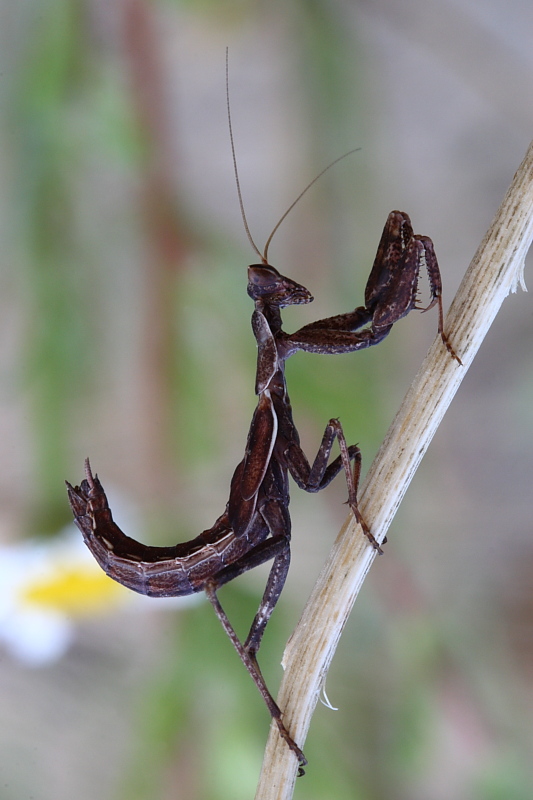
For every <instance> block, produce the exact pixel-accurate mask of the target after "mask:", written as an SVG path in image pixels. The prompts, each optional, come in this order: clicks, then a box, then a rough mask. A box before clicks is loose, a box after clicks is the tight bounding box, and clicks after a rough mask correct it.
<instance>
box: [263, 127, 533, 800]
mask: <svg viewBox="0 0 533 800" xmlns="http://www.w3.org/2000/svg"><path fill="white" fill-rule="evenodd" d="M532 238H533V143H532V144H531V145H530V147H529V150H528V152H527V154H526V157H525V159H524V161H523V163H522V164H521V165H520V168H519V169H518V172H517V173H516V175H515V177H514V179H513V182H512V184H511V187H510V188H509V191H508V192H507V194H506V196H505V198H504V200H503V203H502V204H501V207H500V209H499V210H498V212H497V214H496V216H495V218H494V221H493V222H492V225H491V226H490V228H489V230H488V232H487V234H486V235H485V238H484V239H483V241H482V243H481V244H480V246H479V248H478V251H477V253H476V255H475V256H474V258H473V260H472V263H471V264H470V266H469V268H468V270H467V272H466V275H465V277H464V279H463V282H462V283H461V286H460V287H459V291H458V292H457V295H456V297H455V299H454V301H453V304H452V306H451V308H450V311H449V314H448V316H447V318H446V320H445V331H446V332H447V333H448V335H449V337H450V341H451V343H452V345H453V347H454V348H455V350H456V352H457V353H458V355H459V356H460V358H461V360H462V361H463V366H460V365H459V364H457V362H456V361H454V360H453V359H452V358H451V357H450V355H449V353H448V352H447V351H446V349H445V348H444V347H443V345H442V341H441V339H440V337H438V338H437V339H436V341H435V342H434V343H433V345H432V347H431V349H430V351H429V353H428V355H427V357H426V359H425V360H424V363H423V364H422V367H421V368H420V371H419V373H418V375H417V376H416V378H415V380H414V382H413V384H412V386H411V388H410V389H409V391H408V393H407V395H406V397H405V400H404V401H403V403H402V406H401V408H400V410H399V411H398V414H397V415H396V418H395V420H394V422H393V423H392V426H391V428H390V430H389V432H388V433H387V436H386V438H385V441H384V442H383V444H382V446H381V448H380V450H379V452H378V454H377V456H376V458H375V459H374V462H373V464H372V466H371V468H370V470H369V473H368V475H367V478H366V481H365V484H364V487H363V489H362V491H361V496H360V504H359V505H360V509H361V512H362V514H363V517H364V518H365V520H366V521H367V522H368V524H369V525H370V527H371V529H372V532H373V534H374V536H375V537H376V539H377V540H378V541H379V542H381V541H382V540H383V538H384V537H385V535H386V532H387V529H388V527H389V525H390V523H391V521H392V519H393V517H394V515H395V513H396V510H397V508H398V506H399V504H400V502H401V500H402V497H403V496H404V494H405V492H406V490H407V487H408V486H409V483H410V481H411V478H412V477H413V475H414V473H415V471H416V468H417V467H418V464H419V463H420V460H421V458H422V456H423V455H424V453H425V452H426V449H427V447H428V445H429V443H430V441H431V439H432V437H433V434H434V433H435V431H436V429H437V427H438V425H439V424H440V421H441V420H442V417H443V416H444V412H445V411H446V409H447V408H448V406H449V404H450V403H451V401H452V398H453V396H454V395H455V392H456V391H457V389H458V388H459V384H460V383H461V381H462V380H463V378H464V376H465V375H466V371H467V369H468V367H469V366H470V364H471V363H472V360H473V358H474V356H475V354H476V352H477V351H478V349H479V347H480V345H481V342H482V341H483V339H484V337H485V335H486V334H487V331H488V330H489V328H490V326H491V324H492V321H493V319H494V317H495V316H496V314H497V312H498V310H499V308H500V306H501V305H502V303H503V301H504V299H505V297H507V295H508V294H509V292H510V291H516V288H517V286H518V285H519V284H520V285H521V286H522V288H524V289H525V285H524V282H523V268H524V259H525V256H526V253H527V251H528V249H529V246H530V243H531V240H532ZM374 558H375V551H374V550H373V549H372V548H371V547H370V546H369V545H368V543H367V541H366V539H365V538H364V536H363V534H362V532H361V529H360V528H359V526H357V525H356V524H355V521H354V519H353V517H350V518H349V519H348V520H347V521H346V523H345V524H344V526H343V528H342V530H341V531H340V533H339V535H338V537H337V540H336V542H335V544H334V546H333V548H332V550H331V553H330V555H329V557H328V560H327V562H326V564H325V566H324V569H323V570H322V573H321V575H320V576H319V578H318V581H317V583H316V586H315V588H314V589H313V592H312V593H311V596H310V598H309V600H308V602H307V605H306V607H305V609H304V611H303V614H302V617H301V619H300V622H299V623H298V625H297V627H296V629H295V631H294V633H293V635H292V637H291V639H290V640H289V643H288V644H287V647H286V650H285V654H284V657H283V664H284V667H285V674H284V676H283V680H282V684H281V688H280V692H279V696H278V701H277V702H278V705H279V706H280V708H281V709H283V710H284V721H285V723H286V725H287V727H288V729H289V731H290V732H291V735H292V736H294V738H295V740H296V741H297V742H298V744H300V745H301V746H302V745H303V743H304V741H305V737H306V735H307V731H308V729H309V725H310V721H311V716H312V714H313V711H314V709H315V706H316V703H317V699H318V696H319V693H320V690H321V687H322V686H323V683H324V679H325V676H326V673H327V671H328V668H329V665H330V663H331V659H332V658H333V654H334V652H335V649H336V647H337V643H338V641H339V638H340V635H341V633H342V630H343V627H344V625H345V623H346V620H347V618H348V615H349V613H350V611H351V609H352V606H353V604H354V602H355V599H356V597H357V595H358V593H359V589H360V588H361V585H362V583H363V580H364V579H365V577H366V574H367V572H368V570H369V569H370V566H371V564H372V562H373V561H374ZM311 769H312V765H311ZM296 772H297V763H296V758H295V757H294V755H293V754H292V753H291V752H290V751H289V749H288V747H287V745H286V744H285V742H284V741H283V740H282V739H281V737H280V736H279V733H278V729H277V727H276V726H272V727H271V730H270V736H269V739H268V743H267V748H266V752H265V757H264V761H263V768H262V772H261V776H260V780H259V785H258V789H257V793H256V800H274V799H275V800H288V799H289V798H291V797H292V794H293V790H294V782H295V778H296ZM301 780H303V781H305V778H302V779H301Z"/></svg>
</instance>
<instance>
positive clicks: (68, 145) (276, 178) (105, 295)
mask: <svg viewBox="0 0 533 800" xmlns="http://www.w3.org/2000/svg"><path fill="white" fill-rule="evenodd" d="M532 31H533V6H532V5H531V4H530V3H529V2H526V0H462V1H461V0H457V1H456V2H453V1H452V0H446V1H445V2H437V0H429V1H428V0H407V2H398V1H397V2H394V0H376V2H370V1H369V0H361V1H360V2H349V0H330V1H329V2H326V0H300V1H299V2H298V1H296V2H285V3H283V2H255V3H254V2H249V1H247V0H240V1H239V0H234V1H225V0H219V2H213V0H203V2H196V3H193V2H186V1H185V0H182V2H177V0H175V1H174V2H172V0H167V2H161V1H159V2H156V0H153V2H148V1H147V0H78V1H77V2H76V1H75V0H48V2H45V3H43V2H35V0H26V2H24V3H13V2H9V0H0V112H1V115H0V136H1V146H0V235H1V241H2V251H1V260H2V268H1V273H0V282H1V292H0V306H1V314H0V341H1V343H2V344H1V349H0V353H1V361H0V404H1V405H0V430H1V434H2V435H1V441H2V447H1V448H0V537H1V544H2V545H4V546H5V548H6V549H5V550H2V551H1V552H0V559H1V558H2V557H5V553H6V552H8V550H9V548H11V549H16V548H17V547H20V546H21V543H24V542H28V541H29V542H31V543H32V546H34V543H35V540H36V539H37V540H39V541H41V542H46V543H49V542H53V541H54V538H55V537H57V535H58V534H59V532H61V531H63V530H64V528H65V526H66V525H69V524H70V515H69V509H68V507H67V502H66V496H65V491H64V484H63V481H64V479H65V478H66V477H67V478H69V480H71V481H72V482H73V483H77V482H79V481H80V479H81V478H82V475H83V473H82V469H83V459H84V458H85V456H87V455H89V456H90V457H91V460H92V464H93V467H94V468H95V469H96V470H97V471H98V472H99V474H100V476H101V477H102V480H103V482H104V484H105V486H106V488H109V489H110V492H109V493H110V494H112V493H115V495H116V497H117V498H118V500H117V502H119V506H117V507H116V518H117V520H118V522H119V523H120V522H121V521H123V522H124V527H126V518H128V519H130V520H131V522H132V526H133V531H134V532H135V533H136V535H138V536H139V537H140V538H143V540H144V541H146V542H151V543H159V544H162V543H165V544H170V543H174V542H175V541H178V540H183V539H187V538H190V537H192V536H193V535H196V534H197V533H198V532H200V531H201V530H202V529H204V528H207V527H209V526H210V525H212V523H213V522H214V520H215V519H216V517H217V516H218V515H219V514H220V513H221V512H222V511H223V509H224V506H225V503H226V500H227V496H228V487H229V481H230V477H231V474H232V472H233V469H234V467H235V465H236V464H237V463H238V461H239V460H240V459H241V457H242V452H243V447H244V442H245V437H246V433H247V430H248V425H249V421H250V419H251V414H252V411H253V408H254V403H255V398H254V394H253V385H254V372H255V342H254V339H253V336H252V334H251V330H250V322H249V320H250V315H251V310H252V306H251V302H250V300H249V298H248V297H247V295H246V266H247V264H248V263H250V262H253V261H256V257H255V256H254V255H253V253H252V252H251V251H250V248H249V246H248V244H247V241H246V238H245V235H244V232H243V228H242V222H241V220H240V216H239V210H238V204H237V198H236V190H235V185H234V178H233V171H232V162H231V153H230V147H229V138H228V132H227V121H226V108H225V103H226V100H225V64H224V59H225V48H226V46H228V47H229V53H230V91H231V99H232V113H233V125H234V132H235V140H236V148H237V158H238V162H239V168H240V178H241V183H242V191H243V195H244V202H245V205H246V209H247V214H248V219H249V223H250V227H251V230H252V233H253V236H254V237H255V239H256V241H257V243H258V244H259V245H261V246H262V244H263V243H264V242H265V241H266V238H267V237H268V234H269V232H270V230H271V229H272V227H273V226H274V224H275V222H276V220H277V219H278V218H279V217H280V216H281V214H282V212H283V211H284V210H285V208H286V207H287V206H288V205H289V204H290V203H291V202H292V200H293V199H294V198H295V197H296V196H297V194H298V193H299V191H300V190H301V189H302V188H303V186H305V185H306V183H307V182H308V181H309V180H310V179H311V178H313V177H314V176H315V175H316V174H317V173H318V172H319V171H320V170H321V169H322V168H323V167H324V166H325V165H326V164H327V163H328V162H329V161H331V160H333V159H334V158H336V157H337V156H339V155H340V154H342V153H343V152H345V151H347V150H349V149H351V148H353V147H361V151H360V152H359V153H357V154H355V155H353V156H350V157H349V158H348V159H346V160H345V161H343V162H342V163H341V164H339V165H338V166H336V167H335V168H334V169H332V170H330V171H329V172H328V173H327V174H326V175H325V176H324V177H323V178H321V180H320V181H319V182H318V183H317V184H316V186H315V187H313V189H312V190H311V191H310V192H309V193H308V194H307V195H306V197H305V199H304V200H302V202H301V203H300V204H299V205H298V207H297V208H296V209H295V210H294V211H293V212H292V213H291V215H290V216H289V218H288V219H287V221H286V222H285V223H284V224H283V226H282V228H281V230H280V231H279V233H278V234H277V235H276V237H275V239H274V242H273V244H272V246H271V248H270V251H269V255H270V259H271V262H272V263H273V264H274V265H275V266H276V267H278V268H279V269H280V270H281V271H282V272H284V273H285V274H288V275H290V276H291V277H292V278H294V279H295V280H297V281H299V282H301V283H303V284H304V285H305V286H307V287H308V288H309V289H310V290H311V291H312V293H313V294H314V296H315V298H316V299H315V302H314V303H313V304H312V305H311V306H309V307H305V308H304V307H302V308H293V309H289V310H287V313H286V314H285V317H284V318H285V327H286V329H287V330H294V329H296V328H297V327H300V326H301V325H303V324H305V323H306V322H309V321H311V320H313V319H317V318H320V317H322V316H327V315H331V314H335V313H340V312H342V311H347V310H349V309H351V308H353V307H354V306H356V305H359V304H360V303H361V302H362V298H363V289H364V284H365V282H366V278H367V276H368V273H369V270H370V266H371V264H372V260H373V257H374V253H375V249H376V246H377V243H378V241H379V237H380V234H381V229H382V226H383V223H384V221H385V219H386V216H387V213H388V212H389V211H390V210H392V209H393V208H400V209H401V210H405V211H407V212H409V214H410V215H411V218H412V220H413V224H414V227H415V230H416V231H417V232H418V233H423V234H426V235H429V236H431V237H432V239H433V240H434V243H435V247H436V250H437V254H438V256H439V261H440V264H441V269H442V272H443V279H444V295H445V305H447V304H448V303H449V302H450V301H451V298H452V297H453V294H454V292H455V290H456V288H457V286H458V284H459V281H460V279H461V277H462V274H463V273H464V270H465V269H466V267H467V265H468V263H469V261H470V259H471V257H472V255H473V253H474V251H475V249H476V247H477V245H478V244H479V241H480V240H481V238H482V236H483V234H484V233H485V230H486V228H487V227H488V225H489V223H490V221H491V219H492V217H493V215H494V213H495V211H496V209H497V207H498V205H499V203H500V201H501V199H502V198H503V195H504V193H505V191H506V189H507V187H508V185H509V183H510V181H511V179H512V176H513V173H514V171H515V170H516V168H517V167H518V165H519V163H520V161H521V160H522V158H523V155H524V153H525V150H526V148H527V146H528V144H529V141H530V140H531V138H532V136H533V105H532V103H531V87H532V82H533V50H532V48H531V33H532ZM528 272H530V270H527V269H526V281H527V280H528ZM435 330H436V315H435V314H427V315H425V316H419V315H414V314H413V315H411V316H410V317H409V318H408V319H407V320H405V321H402V322H401V323H400V324H399V325H398V326H397V327H396V328H395V329H394V331H393V333H392V334H391V336H390V337H389V338H388V339H387V341H386V342H384V343H383V344H382V345H380V346H379V348H372V349H371V350H369V351H368V352H361V353H356V354H353V355H349V356H343V357H338V358H331V357H329V358H328V357H324V356H311V355H305V354H299V355H297V356H296V357H294V358H293V359H292V360H291V362H289V364H288V367H287V373H288V383H289V391H290V394H291V400H292V404H293V408H294V414H295V419H296V422H297V425H298V427H299V429H300V432H301V436H302V443H303V446H304V449H305V450H306V452H307V453H308V455H309V456H310V457H311V456H314V454H315V452H316V449H317V447H318V444H319V442H320V438H321V435H322V432H323V429H324V425H325V423H326V422H327V420H328V419H329V418H330V417H331V416H339V417H340V418H341V420H342V422H343V425H344V428H345V432H346V435H347V438H348V441H349V442H359V444H360V446H361V448H362V451H363V458H364V464H365V468H366V467H367V466H368V465H369V464H370V462H371V460H372V457H373V455H374V453H375V452H376V450H377V447H378V445H379V442H380V440H381V439H382V438H383V436H384V434H385V432H386V430H387V427H388V425H389V423H390V421H391V419H392V417H393V415H394V412H395V411H396V409H397V407H398V405H399V403H400V401H401V399H402V397H403V395H404V393H405V391H406V389H407V388H408V386H409V383H410V381H411V380H412V378H413V377H414V374H415V372H416V369H417V367H418V364H419V363H420V360H421V358H422V357H423V355H424V354H425V352H426V350H427V348H428V346H429V344H430V343H431V341H432V340H433V337H434V334H435ZM451 338H452V341H453V332H451ZM532 341H533V313H532V306H531V302H530V299H529V298H528V296H527V295H525V294H523V293H522V294H518V295H516V296H512V297H511V298H509V299H508V300H507V301H506V303H505V305H504V307H503V309H502V312H501V314H500V315H499V317H498V318H497V320H496V322H495V324H494V326H493V329H492V330H491V333H490V335H489V336H488V338H487V340H486V342H485V344H484V346H483V348H482V350H481V352H480V354H479V356H478V357H477V358H476V361H475V362H474V365H473V367H472V369H471V370H470V372H469V374H468V376H467V378H466V380H465V382H464V384H463V385H462V387H461V389H460V391H459V394H458V395H457V397H456V400H455V402H454V404H453V406H452V408H451V409H450V411H449V412H448V414H447V416H446V418H445V420H444V423H443V425H442V426H441V428H440V430H439V432H438V434H437V436H436V437H435V440H434V442H433V443H432V445H431V448H430V451H429V453H428V455H427V456H426V458H425V459H424V461H423V463H422V465H421V468H420V470H419V473H418V475H417V477H416V479H415V481H414V482H413V485H412V487H411V489H410V490H409V492H408V494H407V497H406V499H405V501H404V503H403V505H402V507H401V510H400V512H399V514H398V517H397V520H396V521H395V524H394V526H393V528H392V529H391V531H390V534H389V544H388V545H387V547H386V555H385V556H384V557H383V558H381V559H379V560H378V561H377V563H376V564H375V566H374V567H373V569H372V571H371V574H370V576H369V578H368V579H367V581H366V583H365V586H364V589H363V592H362V594H361V596H360V598H359V599H358V602H357V604H356V607H355V610H354V613H353V615H352V617H351V620H350V623H349V625H348V627H347V629H346V632H345V635H344V638H343V640H342V642H341V645H340V648H339V651H338V654H337V656H336V658H335V660H334V663H333V666H332V669H331V671H330V674H329V676H328V682H327V692H328V696H329V698H330V700H331V702H332V704H333V705H334V706H337V707H338V708H339V710H338V711H335V712H334V711H330V710H328V709H326V708H325V707H323V706H321V705H319V706H318V708H317V711H316V714H315V717H314V720H313V724H312V727H311V730H310V734H309V737H308V740H307V743H306V746H305V752H306V755H307V756H308V758H309V762H310V764H309V768H308V771H307V775H306V777H305V778H303V779H301V780H299V781H298V783H297V787H296V794H295V797H296V798H306V800H319V799H322V798H328V799H332V798H334V799H335V800H345V799H346V800H348V798H350V799H351V800H359V799H361V800H386V799H389V798H394V800H404V799H405V800H407V799H409V800H418V799H419V798H420V800H422V798H423V799H424V800H448V799H449V798H451V797H453V798H461V800H462V799H463V798H464V800H504V798H505V800H526V798H531V797H532V796H533V774H532V773H533V769H532V766H531V765H532V763H533V726H532V724H531V718H532V711H533V662H532V656H533V581H532V577H533V524H532V515H533V502H532V492H531V484H532V480H531V476H532V470H533V425H532V423H533V411H532V409H533V374H532V370H531V342H532ZM343 483H344V482H343V480H342V479H339V480H337V481H336V482H335V484H334V485H332V486H331V487H330V488H329V489H328V490H327V491H326V492H324V493H322V494H321V495H316V496H312V495H304V494H303V493H301V492H299V491H298V490H297V489H296V487H295V488H294V491H293V498H292V515H293V563H292V567H291V572H290V575H289V579H288V582H287V586H286V589H285V592H284V594H283V597H282V600H281V602H280V604H279V607H278V609H277V611H276V613H275V614H274V617H273V619H272V622H271V624H270V626H269V628H268V631H267V634H266V636H265V640H264V644H263V647H262V650H261V653H260V662H261V664H262V666H263V669H264V672H265V676H266V677H267V680H268V682H269V685H270V686H271V687H273V688H275V687H276V686H277V683H278V682H279V678H280V672H281V668H280V667H279V666H278V665H279V662H280V659H281V655H282V651H283V646H284V642H285V641H286V639H287V637H288V636H289V634H290V632H291V630H292V629H293V627H294V625H295V624H296V622H297V620H298V617H299V614H300V611H301V609H302V607H303V604H304V602H305V599H306V597H307V595H308V593H309V591H310V589H311V587H312V585H313V583H314V581H315V579H316V576H317V574H318V572H319V570H320V567H321V564H322V563H323V561H324V558H325V556H326V554H327V552H328V550H329V547H330V546H331V544H332V542H333V539H334V537H335V535H336V531H337V530H338V528H339V526H340V524H341V522H342V521H343V518H344V516H345V514H346V509H345V507H344V506H343V505H342V503H343V502H344V500H345V491H346V490H345V485H343ZM120 504H121V506H122V509H123V516H121V515H120V513H119V510H120V507H121V506H120ZM113 507H114V508H115V506H113ZM128 530H132V528H129V529H128ZM72 536H76V534H75V533H73V534H72ZM9 552H11V551H10V550H9ZM24 552H26V551H24ZM6 564H7V561H6ZM0 567H1V563H0ZM6 569H7V567H6ZM4 571H5V570H4ZM0 574H2V573H1V572H0ZM265 577H266V570H265V569H261V570H257V571H254V572H251V573H248V574H247V575H245V576H243V577H242V578H240V579H239V580H238V581H236V582H235V584H234V585H231V586H229V587H227V588H226V589H224V591H223V592H222V593H221V599H222V601H223V602H224V603H225V604H226V606H227V610H228V613H229V616H230V618H232V619H233V620H234V621H235V624H236V627H237V629H238V630H239V631H240V632H242V633H243V634H244V633H245V632H246V631H247V628H248V626H249V624H250V621H251V619H252V617H253V614H254V613H255V610H256V608H257V604H258V602H259V598H260V596H261V594H262V591H263V587H264V581H265ZM10 602H11V607H12V606H13V603H14V601H10ZM8 605H9V604H8V603H7V601H6V604H4V612H3V614H4V616H2V613H0V719H1V720H2V723H1V725H0V797H1V798H2V800H26V798H28V800H29V798H39V800H49V799H50V800H52V798H53V800H66V799H67V798H71V797H73V796H75V797H76V798H77V800H86V799H87V800H92V799H93V798H99V800H122V799H123V798H124V799H125V798H127V799H128V800H170V799H171V798H172V800H174V799H176V798H178V799H179V800H230V799H231V800H240V799H241V798H242V799H243V800H245V799H247V798H251V797H253V794H254V786H255V783H256V780H257V775H258V772H259V768H260V764H261V757H262V750H263V746H264V742H265V739H266V735H267V730H268V723H269V720H268V715H267V712H266V710H265V709H264V707H263V704H262V701H261V699H260V697H259V695H258V694H257V692H256V690H255V688H254V686H253V685H252V683H251V681H250V679H249V677H248V676H247V674H246V672H245V670H244V668H243V667H242V666H241V665H240V663H239V661H238V659H237V657H236V655H235V653H234V652H233V650H232V648H231V645H230V643H229V642H228V640H227V639H226V638H225V636H224V634H223V633H222V631H221V630H220V629H219V628H220V626H219V624H218V622H217V620H216V619H215V618H214V615H213V613H212V610H211V608H210V607H208V605H207V603H206V602H205V601H204V600H202V598H199V599H198V602H197V603H196V604H192V605H190V604H187V603H186V602H184V603H183V604H182V605H178V607H177V608H176V609H174V610H173V611H171V612H168V611H164V612H162V611H161V610H160V606H159V605H158V603H157V601H152V602H151V603H147V604H145V605H142V606H139V607H137V606H134V605H132V607H131V608H127V609H126V608H124V607H121V608H115V607H112V606H111V605H110V607H109V609H108V610H107V612H106V611H104V612H101V613H100V614H87V615H86V616H85V617H84V618H78V617H76V618H74V617H72V618H71V623H72V624H73V625H74V627H75V634H74V635H73V637H72V642H71V645H70V647H69V648H68V649H67V648H65V652H64V653H63V654H62V655H59V654H58V655H57V657H56V658H50V659H48V660H47V661H46V663H41V664H40V665H37V664H35V663H31V662H30V661H25V660H24V658H20V657H19V658H17V657H16V655H14V653H13V652H12V650H10V648H9V647H7V646H4V645H2V644H1V637H2V625H3V624H4V623H6V624H7V622H8V621H9V620H8V616H9V615H8V612H7V611H6V610H5V609H6V608H8ZM6 620H7V622H6ZM11 627H12V628H13V625H12V626H11ZM15 627H16V625H15ZM10 635H11V636H12V638H13V634H10Z"/></svg>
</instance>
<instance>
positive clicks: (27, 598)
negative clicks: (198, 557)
mask: <svg viewBox="0 0 533 800" xmlns="http://www.w3.org/2000/svg"><path fill="white" fill-rule="evenodd" d="M197 599H198V595H193V596H192V597H190V598H181V597H179V598H164V599H157V600H154V599H152V598H148V597H144V596H142V595H139V594H136V593H135V592H132V591H130V590H129V589H125V588H124V587H123V586H121V585H120V584H118V583H116V582H115V581H113V580H111V578H109V577H108V576H107V575H106V574H105V573H104V572H103V570H102V569H101V568H100V567H99V566H98V564H97V563H96V561H95V560H94V558H93V557H92V555H91V554H90V552H89V550H88V549H87V547H86V546H85V545H84V543H83V539H82V537H81V534H80V532H79V531H78V530H77V528H75V526H74V525H71V526H69V528H68V530H67V531H65V533H64V534H61V535H60V536H58V537H57V538H55V539H53V540H51V541H44V542H43V541H36V540H34V541H26V542H23V543H21V544H17V545H11V546H7V545H6V546H0V646H2V645H3V646H4V647H5V648H6V649H7V650H8V651H9V652H10V653H11V654H12V655H13V656H15V657H16V658H19V659H20V660H22V661H24V662H25V663H27V664H29V665H33V666H41V665H44V664H48V663H50V662H52V661H55V660H57V659H59V658H61V656H63V655H64V653H65V652H66V651H67V650H68V647H69V645H70V644H71V642H72V640H73V638H74V636H75V627H76V622H77V621H79V620H80V619H81V618H83V617H87V616H94V615H96V614H109V613H113V612H115V611H119V610H123V609H124V608H126V609H128V608H130V609H131V610H137V611H138V610H139V609H141V610H142V609H143V608H144V609H149V610H150V611H154V610H157V609H165V608H167V609H168V608H176V607H178V608H179V607H183V605H187V600H189V603H190V601H191V600H192V601H193V602H195V601H196V600H197Z"/></svg>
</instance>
